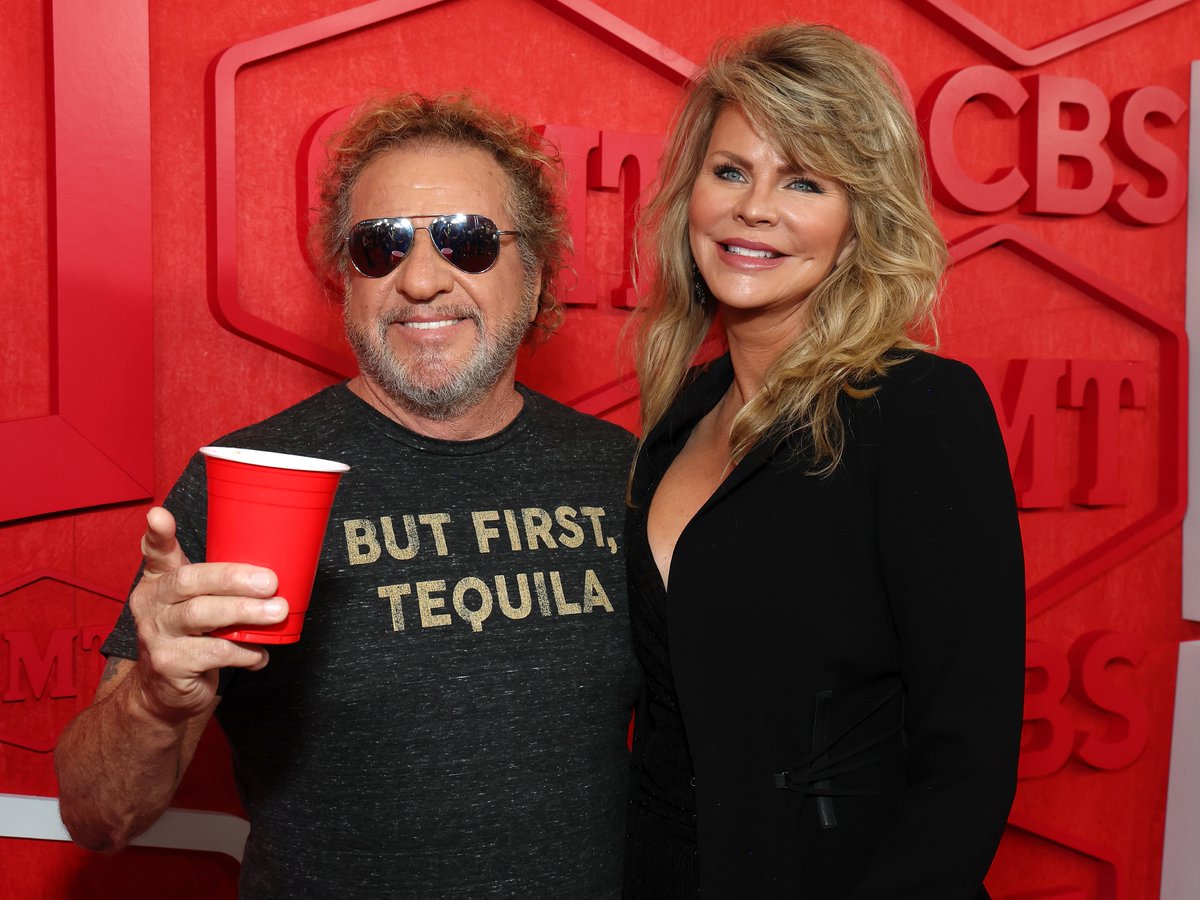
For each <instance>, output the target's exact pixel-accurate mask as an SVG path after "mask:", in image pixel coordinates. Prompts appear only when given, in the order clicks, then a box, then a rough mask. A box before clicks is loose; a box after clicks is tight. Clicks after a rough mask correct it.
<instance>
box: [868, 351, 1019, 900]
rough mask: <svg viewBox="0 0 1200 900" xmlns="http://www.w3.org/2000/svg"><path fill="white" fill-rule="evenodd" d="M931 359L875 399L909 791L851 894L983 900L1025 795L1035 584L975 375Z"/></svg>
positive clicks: (882, 531)
mask: <svg viewBox="0 0 1200 900" xmlns="http://www.w3.org/2000/svg"><path fill="white" fill-rule="evenodd" d="M932 361H933V365H931V366H929V367H928V368H924V367H921V368H922V371H921V372H919V373H918V374H917V375H916V376H915V377H912V376H910V377H904V376H902V377H900V378H898V379H897V382H898V383H897V384H895V385H891V384H887V385H886V386H885V388H884V389H882V390H881V391H880V396H879V404H880V416H881V440H880V444H879V448H878V453H879V456H878V469H877V472H878V476H877V488H876V489H877V494H876V497H877V516H878V540H879V554H880V561H881V567H882V572H883V577H884V584H885V588H886V591H887V596H888V602H889V604H890V608H891V611H892V615H893V618H894V622H895V627H896V630H897V634H898V636H899V641H900V648H901V680H902V683H903V687H904V696H905V732H906V736H907V739H908V757H907V774H908V787H907V789H906V791H905V794H904V796H903V797H902V798H901V800H900V805H899V810H898V815H897V817H896V819H895V821H894V823H893V825H894V827H892V828H890V829H889V831H888V832H887V833H886V834H885V836H884V838H883V840H882V841H881V842H880V844H879V845H878V847H877V849H876V852H875V854H874V856H873V858H872V860H871V862H870V864H869V865H868V866H867V867H866V869H865V870H864V877H863V880H862V881H861V882H860V883H859V884H858V885H856V886H855V889H854V890H852V891H851V892H850V896H851V897H853V898H855V900H866V898H889V900H895V898H901V897H903V898H921V900H936V898H945V900H970V898H975V897H977V896H981V895H982V896H986V895H985V894H981V885H982V883H983V878H984V876H985V875H986V874H987V871H988V867H989V865H990V864H991V861H992V858H993V856H994V855H995V852H996V848H997V845H998V844H999V841H1000V837H1001V835H1002V833H1003V830H1004V824H1005V821H1006V819H1007V817H1008V812H1009V809H1010V807H1011V805H1012V799H1013V794H1014V792H1015V790H1016V774H1017V756H1018V754H1019V752H1020V739H1021V713H1022V702H1023V694H1024V671H1025V665H1024V651H1025V642H1024V635H1025V579H1024V562H1023V557H1022V551H1021V535H1020V529H1019V526H1018V522H1017V511H1016V502H1015V499H1014V495H1013V488H1012V481H1011V478H1010V475H1009V468H1008V461H1007V456H1006V454H1005V449H1004V443H1003V440H1002V438H1001V434H1000V429H999V427H998V425H997V423H996V416H995V411H994V409H993V407H992V404H991V401H990V400H989V398H988V395H987V392H986V391H985V390H984V388H983V385H982V383H981V382H980V380H979V378H978V376H976V375H975V373H974V372H973V371H971V370H970V369H969V368H968V367H966V366H964V365H962V364H961V363H955V362H950V361H946V360H939V359H936V358H932ZM909 365H913V366H914V368H916V367H918V366H919V364H909ZM907 367H908V366H907V365H906V366H903V367H902V368H907ZM894 372H896V373H897V374H898V373H899V370H894ZM887 380H888V381H889V382H890V381H891V380H892V376H889V378H888V379H887Z"/></svg>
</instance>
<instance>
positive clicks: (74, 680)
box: [0, 625, 111, 703]
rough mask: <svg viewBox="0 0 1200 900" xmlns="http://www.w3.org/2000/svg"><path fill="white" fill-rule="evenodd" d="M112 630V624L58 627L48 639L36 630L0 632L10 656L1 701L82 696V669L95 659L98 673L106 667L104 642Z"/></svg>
mask: <svg viewBox="0 0 1200 900" xmlns="http://www.w3.org/2000/svg"><path fill="white" fill-rule="evenodd" d="M110 630H111V626H108V625H85V626H83V627H82V628H55V629H54V630H53V631H51V632H50V637H49V638H48V639H47V640H45V642H44V643H43V642H42V641H41V640H40V639H39V637H38V636H37V635H36V634H35V633H34V632H32V631H7V632H0V648H3V650H4V653H5V655H6V656H7V657H8V659H7V665H6V666H5V667H4V671H5V677H6V680H5V681H3V682H0V687H2V688H3V692H2V693H0V701H3V702H5V703H24V702H27V701H30V700H42V699H44V698H45V699H50V700H64V699H66V698H68V697H78V696H79V694H80V678H79V670H80V668H82V667H87V666H88V664H89V660H91V661H93V662H91V665H92V666H93V667H95V668H96V669H97V672H96V675H97V677H98V675H99V671H98V670H99V669H100V668H103V657H102V656H101V655H100V653H99V649H100V645H101V644H102V643H103V642H104V638H105V637H107V636H108V632H109V631H110Z"/></svg>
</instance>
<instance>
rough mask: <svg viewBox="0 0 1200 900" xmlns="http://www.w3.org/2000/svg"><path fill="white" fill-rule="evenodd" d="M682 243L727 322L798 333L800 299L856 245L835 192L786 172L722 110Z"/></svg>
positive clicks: (771, 150) (840, 193)
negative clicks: (779, 325) (762, 319)
mask: <svg viewBox="0 0 1200 900" xmlns="http://www.w3.org/2000/svg"><path fill="white" fill-rule="evenodd" d="M688 239H689V241H690V242H691V246H692V255H693V256H694V257H695V260H696V265H697V266H698V267H699V269H700V274H701V275H703V276H704V280H705V281H706V282H707V283H708V287H709V290H710V291H711V292H712V294H713V295H714V296H715V297H716V298H717V300H719V301H720V302H721V304H722V307H723V312H724V314H725V317H726V321H727V323H728V322H729V321H730V320H731V319H736V318H738V317H739V313H740V314H742V316H743V317H744V316H751V317H754V318H756V319H757V318H758V317H759V316H766V317H767V320H766V321H769V322H774V321H776V320H778V321H781V322H786V323H790V324H791V325H793V326H795V327H797V328H799V327H803V321H804V314H803V311H802V310H803V306H804V301H805V299H806V298H807V297H808V295H809V293H810V292H811V291H812V289H813V288H814V287H816V286H817V285H818V284H819V283H820V282H821V279H823V278H824V277H825V276H826V275H828V274H829V272H830V271H831V270H832V269H833V266H834V264H835V263H837V262H840V261H841V260H842V259H844V258H845V257H846V255H848V253H849V251H850V249H851V247H853V245H854V236H853V233H852V230H851V224H850V204H849V201H848V199H847V197H846V192H845V191H844V190H843V189H842V186H841V185H840V184H838V183H837V182H836V181H834V180H832V179H830V178H824V177H822V176H820V175H818V174H816V173H814V172H810V171H808V170H806V169H803V168H801V169H797V168H796V167H794V166H793V165H791V164H790V163H789V162H788V161H787V159H786V158H784V156H783V155H782V154H781V153H780V152H779V150H778V149H777V148H776V147H775V146H774V145H773V144H771V142H770V141H768V140H767V139H766V138H764V137H763V136H762V135H761V134H760V133H759V132H758V131H757V130H756V129H755V128H754V126H753V125H752V124H751V123H750V120H749V119H747V118H746V115H745V113H743V112H742V109H741V107H739V106H733V105H727V106H725V107H724V108H723V109H722V110H721V111H720V112H719V113H718V115H717V119H716V122H715V123H714V125H713V130H712V136H711V137H710V138H709V141H708V150H707V153H706V155H705V158H704V162H703V164H702V165H701V169H700V174H699V175H698V176H697V177H696V181H695V184H693V185H692V196H691V201H690V203H689V204H688Z"/></svg>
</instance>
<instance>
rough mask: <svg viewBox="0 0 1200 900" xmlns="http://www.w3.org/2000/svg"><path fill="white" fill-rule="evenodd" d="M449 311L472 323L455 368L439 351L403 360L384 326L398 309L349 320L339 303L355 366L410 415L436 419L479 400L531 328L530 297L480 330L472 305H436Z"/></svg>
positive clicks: (347, 307)
mask: <svg viewBox="0 0 1200 900" xmlns="http://www.w3.org/2000/svg"><path fill="white" fill-rule="evenodd" d="M438 309H439V311H444V312H445V313H446V314H447V317H448V318H449V317H455V318H459V317H466V318H469V319H471V320H472V321H473V322H474V323H475V333H476V335H477V340H476V343H475V348H474V349H473V350H472V351H471V354H470V356H468V357H467V360H466V361H465V362H464V363H463V364H462V365H461V366H460V367H459V368H458V369H457V370H453V369H451V368H450V367H449V366H448V365H446V363H445V361H444V360H443V359H442V355H441V353H439V352H438V351H421V352H418V353H417V354H416V355H415V356H413V357H412V358H410V359H407V360H405V361H403V362H401V361H400V360H399V359H397V358H396V354H395V353H394V352H393V351H392V348H391V347H390V346H389V345H388V342H387V331H388V328H389V327H390V326H391V325H392V324H393V323H395V322H398V321H402V317H401V316H400V314H399V312H398V311H397V310H387V311H384V312H383V313H381V314H380V316H379V318H377V319H376V320H375V322H374V323H373V324H370V325H358V324H357V323H354V322H352V321H351V320H350V304H349V302H347V303H345V304H344V305H343V320H344V323H345V326H346V338H347V340H349V342H350V347H351V349H353V350H354V355H355V356H356V357H357V358H358V367H359V369H360V370H361V371H362V373H363V374H364V375H366V376H367V377H369V378H370V379H371V380H372V381H373V382H374V383H375V384H376V385H378V386H379V387H380V388H381V389H382V390H383V391H384V393H386V394H387V396H388V398H389V399H390V400H391V401H392V402H394V403H395V404H397V405H398V406H400V407H401V408H402V409H404V410H406V411H407V412H409V413H412V414H414V415H418V416H421V417H422V418H425V419H430V420H434V421H444V420H446V419H453V418H456V417H458V416H460V415H462V414H463V413H465V412H466V411H467V410H469V409H471V408H472V407H473V406H475V405H476V404H477V403H479V402H480V401H481V400H482V399H483V397H484V395H485V394H487V392H488V391H490V390H491V389H492V388H493V387H495V386H496V384H497V382H499V380H500V376H501V375H503V374H504V372H505V370H506V369H508V367H509V365H510V364H511V363H512V361H513V357H515V356H516V354H517V348H518V347H520V346H521V341H522V340H523V339H524V338H525V333H526V332H527V331H528V330H529V314H530V312H531V311H532V310H531V309H530V301H529V300H528V299H527V300H526V302H525V303H523V304H522V308H521V309H519V310H517V312H516V314H515V315H513V316H512V317H510V318H508V319H504V320H501V321H500V322H498V323H497V324H496V330H495V332H494V333H488V332H486V331H485V330H484V323H483V317H482V316H481V315H480V313H479V310H477V309H475V308H474V307H470V308H461V309H455V308H450V307H439V308H438Z"/></svg>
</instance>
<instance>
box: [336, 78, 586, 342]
mask: <svg viewBox="0 0 1200 900" xmlns="http://www.w3.org/2000/svg"><path fill="white" fill-rule="evenodd" d="M437 145H444V146H450V147H464V148H476V149H478V150H482V151H483V152H485V153H487V154H488V155H490V156H491V157H492V158H493V159H495V160H496V163H497V164H498V165H499V166H500V168H501V169H502V170H503V171H504V173H505V174H506V175H507V176H508V186H509V189H508V196H507V198H506V201H505V209H506V211H507V212H508V214H509V215H510V216H512V219H513V228H514V229H516V230H517V231H519V232H521V235H520V238H519V239H518V247H519V248H520V252H521V263H522V266H523V267H524V270H525V280H526V284H527V285H532V283H533V280H534V277H535V276H537V275H541V279H542V281H541V291H540V292H539V294H538V297H537V308H538V312H537V318H536V319H535V321H534V324H535V326H536V327H538V328H539V329H541V330H542V332H543V333H545V334H547V335H548V334H549V333H550V332H552V331H554V329H555V328H557V327H558V325H559V324H560V323H561V322H562V304H561V303H560V302H559V300H558V298H557V297H556V296H555V294H554V287H555V285H554V282H555V279H556V278H557V276H558V273H559V270H560V269H561V268H562V265H563V260H564V257H565V255H566V253H567V252H568V251H569V249H570V246H571V234H570V231H569V230H568V228H567V220H566V212H565V210H564V209H563V206H562V203H561V199H560V198H561V185H562V182H563V170H562V164H561V162H560V160H559V156H558V151H557V150H556V149H555V148H554V146H553V145H552V144H550V143H549V142H548V141H546V140H544V139H543V138H542V137H541V135H539V134H537V133H536V132H535V131H534V130H533V129H532V128H530V127H529V126H528V125H526V124H525V123H524V122H522V121H520V120H519V119H517V118H516V117H515V116H502V115H499V114H497V113H494V112H491V111H489V110H486V109H484V108H483V107H481V106H478V105H477V104H476V103H474V102H473V101H472V100H471V99H470V98H469V97H467V96H466V95H457V94H448V95H445V96H441V97H424V96H422V95H420V94H413V93H408V94H399V95H397V96H395V97H391V98H388V99H386V100H373V101H369V102H367V103H366V104H364V105H363V106H362V107H360V108H359V109H358V111H357V112H356V113H355V114H354V116H353V117H352V118H351V120H350V122H349V124H347V125H346V127H345V128H344V129H342V131H340V132H339V133H338V134H337V135H336V136H335V137H334V139H333V142H332V148H331V153H330V161H329V164H328V166H327V167H326V169H325V172H324V174H323V177H322V180H321V209H320V213H319V218H318V222H317V227H316V228H315V229H314V243H315V245H316V246H315V247H314V250H315V254H316V256H317V262H318V265H319V266H320V267H321V268H323V269H324V271H326V272H328V273H329V274H330V275H331V276H333V277H335V278H336V279H337V280H340V281H341V282H342V283H343V284H344V283H345V282H346V280H347V279H348V278H349V274H350V262H349V256H348V253H347V250H346V235H347V234H348V233H349V231H350V227H351V226H352V225H353V224H354V223H353V222H351V221H350V200H351V195H352V194H353V191H354V186H355V184H356V183H357V182H358V177H359V175H361V174H362V171H363V169H365V168H366V166H367V164H368V163H370V162H371V161H372V160H373V159H375V158H376V157H377V156H379V155H381V154H383V153H387V152H388V151H391V150H398V149H401V148H403V147H410V146H416V147H430V146H437ZM458 212H472V210H469V209H467V210H458Z"/></svg>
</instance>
